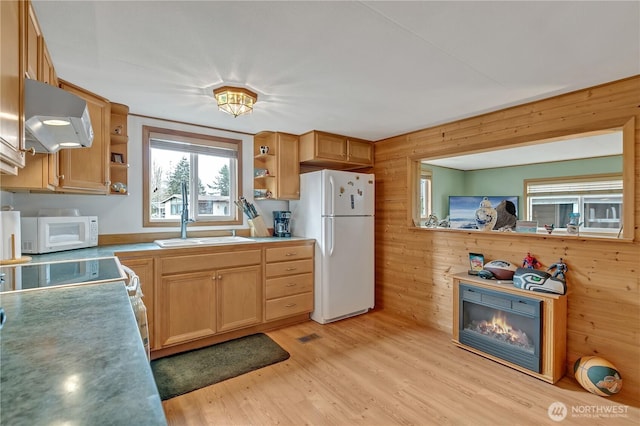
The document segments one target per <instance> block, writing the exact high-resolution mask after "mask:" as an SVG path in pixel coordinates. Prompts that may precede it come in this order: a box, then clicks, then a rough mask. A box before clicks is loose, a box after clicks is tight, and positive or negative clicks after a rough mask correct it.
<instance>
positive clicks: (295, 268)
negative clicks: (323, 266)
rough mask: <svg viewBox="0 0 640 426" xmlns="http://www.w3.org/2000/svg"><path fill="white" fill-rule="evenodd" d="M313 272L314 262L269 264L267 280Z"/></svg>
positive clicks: (310, 260) (297, 261) (295, 261)
mask: <svg viewBox="0 0 640 426" xmlns="http://www.w3.org/2000/svg"><path fill="white" fill-rule="evenodd" d="M312 271H313V260H312V259H305V260H294V261H293V262H280V263H267V278H270V277H278V276H281V275H298V274H306V273H307V272H312Z"/></svg>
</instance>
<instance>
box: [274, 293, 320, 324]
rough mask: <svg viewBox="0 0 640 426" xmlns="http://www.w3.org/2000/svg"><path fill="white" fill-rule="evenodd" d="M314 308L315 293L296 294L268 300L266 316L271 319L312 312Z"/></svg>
mask: <svg viewBox="0 0 640 426" xmlns="http://www.w3.org/2000/svg"><path fill="white" fill-rule="evenodd" d="M312 310H313V293H302V294H296V295H295V296H287V297H281V298H279V299H273V300H267V311H266V314H265V318H266V320H267V321H271V320H273V319H276V318H281V317H288V316H291V315H297V314H303V313H305V312H311V311H312Z"/></svg>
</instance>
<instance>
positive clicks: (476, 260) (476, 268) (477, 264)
mask: <svg viewBox="0 0 640 426" xmlns="http://www.w3.org/2000/svg"><path fill="white" fill-rule="evenodd" d="M482 268H484V255H483V254H482V253H469V275H478V272H480V271H482Z"/></svg>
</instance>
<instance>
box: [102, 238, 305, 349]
mask: <svg viewBox="0 0 640 426" xmlns="http://www.w3.org/2000/svg"><path fill="white" fill-rule="evenodd" d="M314 250H315V245H314V242H313V240H297V241H282V242H264V243H261V242H257V243H253V244H248V245H247V244H238V245H230V246H224V247H220V246H218V247H199V248H184V249H163V250H141V251H134V252H116V253H115V255H116V256H118V258H119V259H120V262H121V263H122V264H123V265H125V266H128V267H129V268H131V269H133V270H134V271H135V272H136V274H138V276H139V277H140V282H141V284H142V292H143V294H144V299H143V301H144V303H145V305H146V306H147V316H148V321H149V339H150V345H151V346H150V347H151V357H152V359H156V358H159V357H163V356H167V355H171V354H174V353H178V352H182V351H185V350H191V349H196V348H200V347H204V346H208V345H211V344H215V343H219V342H223V341H226V340H230V339H235V338H238V337H242V336H246V335H249V334H254V333H258V332H261V331H265V330H268V329H272V328H275V327H281V326H285V325H288V324H295V323H298V322H301V321H306V320H308V319H309V313H310V312H311V311H312V310H313V285H314V282H313V280H314V274H313V269H314V263H313V256H314ZM265 277H266V279H265Z"/></svg>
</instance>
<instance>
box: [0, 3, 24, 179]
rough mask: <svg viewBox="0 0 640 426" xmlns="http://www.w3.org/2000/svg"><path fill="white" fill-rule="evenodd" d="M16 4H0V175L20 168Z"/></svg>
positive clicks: (20, 31)
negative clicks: (0, 45) (0, 43)
mask: <svg viewBox="0 0 640 426" xmlns="http://www.w3.org/2000/svg"><path fill="white" fill-rule="evenodd" d="M25 4H26V3H22V2H19V1H4V0H3V1H0V39H2V49H0V93H2V96H0V172H3V173H9V174H12V175H15V174H17V173H18V168H22V167H24V161H25V160H24V154H23V153H22V152H21V151H20V150H21V149H23V148H24V116H23V114H22V103H23V99H22V87H23V80H24V58H23V56H22V52H21V50H20V49H21V47H22V43H23V37H24V24H23V22H24V21H22V19H23V17H24V13H26V10H25V7H24V5H25Z"/></svg>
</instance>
